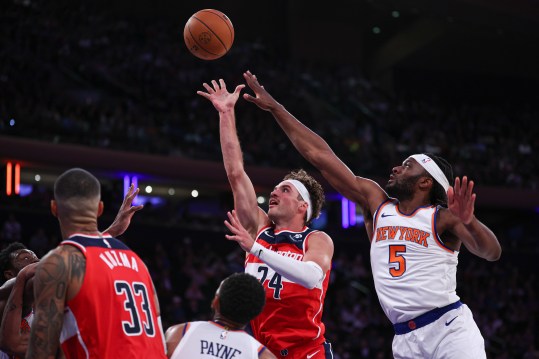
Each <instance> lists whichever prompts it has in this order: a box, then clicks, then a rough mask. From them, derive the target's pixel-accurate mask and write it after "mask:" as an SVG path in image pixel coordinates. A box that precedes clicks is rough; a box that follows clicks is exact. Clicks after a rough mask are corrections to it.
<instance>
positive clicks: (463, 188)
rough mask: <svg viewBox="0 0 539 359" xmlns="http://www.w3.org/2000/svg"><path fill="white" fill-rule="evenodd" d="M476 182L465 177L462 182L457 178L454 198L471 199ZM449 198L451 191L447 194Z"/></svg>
mask: <svg viewBox="0 0 539 359" xmlns="http://www.w3.org/2000/svg"><path fill="white" fill-rule="evenodd" d="M473 188H474V181H471V180H468V177H467V176H463V177H462V180H461V179H460V178H459V177H456V178H455V186H454V196H458V197H463V198H465V199H468V200H469V199H470V198H471V196H472V195H473V194H474V193H473ZM447 196H448V198H449V191H448V193H447Z"/></svg>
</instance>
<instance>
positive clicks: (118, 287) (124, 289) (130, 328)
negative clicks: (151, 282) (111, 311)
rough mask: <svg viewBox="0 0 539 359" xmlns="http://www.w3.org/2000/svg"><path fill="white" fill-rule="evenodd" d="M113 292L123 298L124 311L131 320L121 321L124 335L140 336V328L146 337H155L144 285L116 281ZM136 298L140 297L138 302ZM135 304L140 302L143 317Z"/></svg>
mask: <svg viewBox="0 0 539 359" xmlns="http://www.w3.org/2000/svg"><path fill="white" fill-rule="evenodd" d="M114 290H115V291H116V294H117V295H122V296H125V300H124V309H125V310H126V311H127V312H128V313H129V315H130V316H131V320H122V328H123V330H124V332H125V334H127V335H129V336H131V335H140V334H142V328H144V332H145V333H146V335H147V336H149V337H153V336H154V335H155V329H154V328H155V327H154V323H153V317H152V311H151V308H150V301H149V300H148V289H147V288H146V286H145V285H144V283H140V282H133V283H128V282H126V281H123V280H117V281H115V282H114ZM136 297H141V300H140V301H136V300H135V298H136ZM137 302H140V303H141V304H140V309H142V312H143V315H144V317H143V316H141V315H140V312H141V311H139V308H138V307H137Z"/></svg>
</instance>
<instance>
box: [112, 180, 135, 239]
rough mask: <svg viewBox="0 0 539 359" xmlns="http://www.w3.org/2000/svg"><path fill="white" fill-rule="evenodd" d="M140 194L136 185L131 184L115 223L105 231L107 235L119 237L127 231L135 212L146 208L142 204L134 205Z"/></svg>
mask: <svg viewBox="0 0 539 359" xmlns="http://www.w3.org/2000/svg"><path fill="white" fill-rule="evenodd" d="M138 193H139V189H138V188H135V185H134V184H131V186H130V187H129V189H128V191H127V193H126V194H125V197H124V200H123V202H122V205H121V206H120V209H119V210H118V214H117V215H116V218H115V219H114V222H112V224H111V225H110V226H109V228H107V229H106V230H105V231H104V232H105V233H108V234H110V235H111V236H113V237H118V236H120V235H122V234H123V233H124V232H125V231H126V230H127V228H128V227H129V224H130V223H131V219H132V218H133V215H134V214H135V212H138V211H140V210H141V209H142V208H143V207H144V206H143V205H142V204H141V205H138V206H133V205H132V204H133V200H134V199H135V197H137V195H138Z"/></svg>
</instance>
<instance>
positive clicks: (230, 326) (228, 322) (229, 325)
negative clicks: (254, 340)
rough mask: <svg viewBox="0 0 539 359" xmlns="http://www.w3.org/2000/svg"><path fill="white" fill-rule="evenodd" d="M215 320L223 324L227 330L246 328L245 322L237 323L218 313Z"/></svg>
mask: <svg viewBox="0 0 539 359" xmlns="http://www.w3.org/2000/svg"><path fill="white" fill-rule="evenodd" d="M213 321H214V322H215V323H217V324H219V325H222V326H223V327H224V328H225V329H226V330H241V329H243V328H245V325H244V324H240V323H236V322H234V321H232V320H230V319H227V318H225V317H223V316H222V315H220V314H216V315H215V316H214V317H213Z"/></svg>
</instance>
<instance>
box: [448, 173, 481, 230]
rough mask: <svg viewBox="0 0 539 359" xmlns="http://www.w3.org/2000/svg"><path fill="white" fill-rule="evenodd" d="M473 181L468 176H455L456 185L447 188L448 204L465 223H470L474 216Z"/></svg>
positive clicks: (474, 195)
mask: <svg viewBox="0 0 539 359" xmlns="http://www.w3.org/2000/svg"><path fill="white" fill-rule="evenodd" d="M473 186H474V183H473V181H468V177H466V176H464V177H462V183H461V180H460V178H458V177H457V178H455V185H454V186H453V187H449V189H448V190H447V206H448V209H449V210H450V211H451V213H453V214H454V215H455V216H457V217H459V218H460V219H461V220H462V222H463V223H464V224H469V223H470V222H471V221H472V219H473V216H474V207H475V197H476V194H475V193H473Z"/></svg>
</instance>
